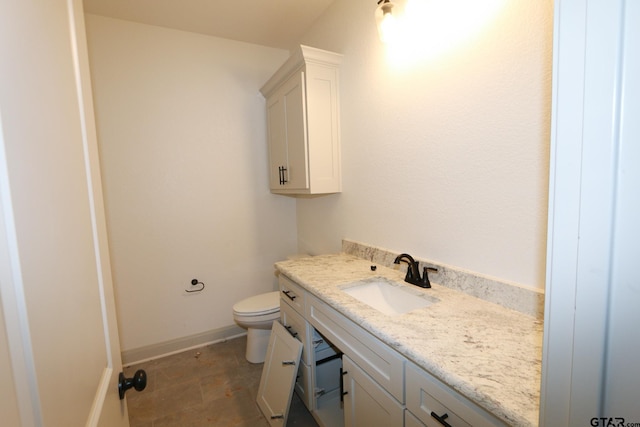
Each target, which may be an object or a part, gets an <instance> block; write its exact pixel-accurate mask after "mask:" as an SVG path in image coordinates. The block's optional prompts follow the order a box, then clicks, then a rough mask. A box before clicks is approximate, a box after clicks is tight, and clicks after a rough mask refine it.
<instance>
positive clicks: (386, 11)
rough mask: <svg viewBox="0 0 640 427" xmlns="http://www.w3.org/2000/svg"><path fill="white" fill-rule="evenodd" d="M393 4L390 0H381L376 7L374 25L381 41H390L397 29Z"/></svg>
mask: <svg viewBox="0 0 640 427" xmlns="http://www.w3.org/2000/svg"><path fill="white" fill-rule="evenodd" d="M393 6H394V4H393V3H392V2H391V1H390V0H381V1H380V2H379V5H378V7H377V8H376V12H375V18H376V25H377V27H378V35H379V37H380V40H381V41H382V43H388V42H390V41H391V40H392V39H393V37H394V36H395V33H396V31H397V28H396V21H395V17H394V16H393Z"/></svg>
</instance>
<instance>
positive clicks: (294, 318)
mask: <svg viewBox="0 0 640 427" xmlns="http://www.w3.org/2000/svg"><path fill="white" fill-rule="evenodd" d="M280 320H281V321H282V325H283V326H284V327H285V328H286V329H287V330H288V331H289V333H290V334H291V335H293V336H294V337H295V338H296V339H297V340H299V341H300V342H301V343H302V356H300V360H302V361H303V362H304V363H305V364H307V365H310V364H311V352H313V343H312V341H311V340H310V339H309V329H311V328H310V327H309V324H308V323H307V321H306V320H304V318H303V317H302V316H301V315H300V313H298V312H297V311H295V310H294V309H293V307H291V306H290V305H289V304H286V303H284V302H283V300H280Z"/></svg>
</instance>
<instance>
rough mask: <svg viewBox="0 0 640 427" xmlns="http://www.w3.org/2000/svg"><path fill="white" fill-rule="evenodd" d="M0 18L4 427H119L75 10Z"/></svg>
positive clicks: (36, 5)
mask: <svg viewBox="0 0 640 427" xmlns="http://www.w3.org/2000/svg"><path fill="white" fill-rule="evenodd" d="M0 10H1V13H0V301H1V303H2V310H0V315H2V316H3V319H2V320H3V321H2V322H0V326H4V332H5V333H3V334H0V347H2V348H1V349H0V350H1V353H2V354H1V355H0V363H2V364H3V366H1V367H0V368H1V369H0V373H2V374H3V376H5V377H6V378H2V381H1V382H2V384H0V397H2V398H3V399H4V398H8V399H11V400H13V401H15V402H17V410H16V411H14V412H12V413H10V414H8V416H9V424H10V425H21V426H39V425H44V426H53V427H55V426H69V427H73V426H82V425H103V426H109V427H119V426H128V418H127V411H126V405H125V404H124V401H121V400H120V399H119V397H118V393H117V377H118V374H119V372H120V371H121V361H120V348H119V342H118V332H117V327H116V319H115V308H114V297H113V289H112V283H111V273H110V264H109V252H108V247H107V239H106V227H105V220H104V208H103V205H102V203H103V200H102V192H101V182H100V171H99V164H98V154H97V144H96V136H95V135H96V134H95V125H94V118H93V106H92V98H91V91H90V81H89V70H88V61H87V52H86V40H85V29H84V16H83V11H82V3H81V0H46V1H34V0H20V1H15V0H0ZM5 380H9V381H5ZM18 420H19V421H18ZM5 421H7V420H6V419H3V420H2V423H3V425H4V422H5Z"/></svg>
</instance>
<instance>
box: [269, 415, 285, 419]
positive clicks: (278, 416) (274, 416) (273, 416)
mask: <svg viewBox="0 0 640 427" xmlns="http://www.w3.org/2000/svg"><path fill="white" fill-rule="evenodd" d="M282 418H284V415H282V414H275V415H271V419H272V420H278V419H282Z"/></svg>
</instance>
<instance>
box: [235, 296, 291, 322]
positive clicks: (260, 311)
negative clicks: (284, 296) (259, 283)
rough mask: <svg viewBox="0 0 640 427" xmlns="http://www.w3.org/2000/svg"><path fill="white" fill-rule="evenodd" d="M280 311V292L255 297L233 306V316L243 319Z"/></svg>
mask: <svg viewBox="0 0 640 427" xmlns="http://www.w3.org/2000/svg"><path fill="white" fill-rule="evenodd" d="M278 311H280V292H278V291H273V292H267V293H265V294H260V295H254V296H252V297H249V298H247V299H243V300H242V301H240V302H238V303H236V304H235V305H234V306H233V314H234V315H236V316H241V317H243V316H246V317H252V316H260V315H265V314H272V313H277V312H278Z"/></svg>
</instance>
